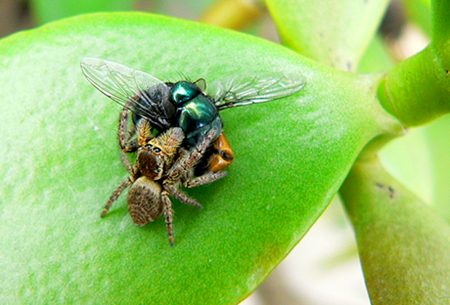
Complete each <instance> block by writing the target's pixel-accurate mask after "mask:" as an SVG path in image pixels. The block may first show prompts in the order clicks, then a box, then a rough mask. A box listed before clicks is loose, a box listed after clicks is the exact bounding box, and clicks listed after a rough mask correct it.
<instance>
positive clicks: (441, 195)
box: [424, 115, 450, 222]
mask: <svg viewBox="0 0 450 305" xmlns="http://www.w3.org/2000/svg"><path fill="white" fill-rule="evenodd" d="M424 137H425V139H426V141H427V144H428V148H429V150H430V155H431V171H432V173H433V177H432V179H431V180H432V181H433V186H434V187H433V206H434V207H435V209H436V210H437V211H438V212H439V213H440V215H442V217H445V219H447V221H449V222H450V208H449V207H450V188H449V185H450V159H449V157H448V156H449V154H450V116H448V115H447V116H445V117H443V118H441V119H440V120H438V121H436V122H434V123H433V124H431V125H430V126H427V127H426V128H425V130H424Z"/></svg>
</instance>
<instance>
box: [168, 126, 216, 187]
mask: <svg viewBox="0 0 450 305" xmlns="http://www.w3.org/2000/svg"><path fill="white" fill-rule="evenodd" d="M216 132H217V129H216V128H212V129H211V130H210V131H209V132H208V133H207V134H206V135H205V136H204V137H203V138H202V139H201V140H200V141H199V142H198V143H197V145H195V146H194V147H193V148H191V150H189V151H188V152H187V153H184V154H181V157H180V158H179V159H178V160H177V161H176V162H175V164H174V165H173V166H172V167H171V168H170V170H169V172H168V174H167V177H168V178H169V179H171V180H172V181H177V180H181V179H182V178H183V177H185V176H186V172H188V171H189V170H190V169H191V168H192V167H193V166H194V165H195V164H196V163H197V162H198V160H200V158H201V157H202V156H203V153H204V152H205V150H206V148H208V146H209V145H210V144H211V141H212V140H213V138H214V136H215V135H216Z"/></svg>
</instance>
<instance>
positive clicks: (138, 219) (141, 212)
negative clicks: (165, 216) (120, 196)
mask: <svg viewBox="0 0 450 305" xmlns="http://www.w3.org/2000/svg"><path fill="white" fill-rule="evenodd" d="M161 190H162V189H161V185H160V184H159V183H157V182H155V181H153V180H150V179H148V178H147V177H145V176H143V177H140V178H139V179H137V180H136V181H135V182H134V183H133V185H132V186H131V188H130V190H129V191H128V211H129V212H130V215H131V218H132V219H133V222H134V223H135V224H136V225H137V226H143V225H145V224H147V223H149V222H153V221H155V220H156V219H158V218H159V217H160V216H161V214H162V210H163V207H162V202H161Z"/></svg>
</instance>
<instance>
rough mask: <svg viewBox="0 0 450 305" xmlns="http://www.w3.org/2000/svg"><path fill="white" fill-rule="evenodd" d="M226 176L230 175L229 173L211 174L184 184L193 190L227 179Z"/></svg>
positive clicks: (189, 180)
mask: <svg viewBox="0 0 450 305" xmlns="http://www.w3.org/2000/svg"><path fill="white" fill-rule="evenodd" d="M226 175H228V172H217V173H213V172H209V173H206V174H204V175H202V176H200V177H195V178H194V179H188V180H187V181H185V182H184V183H183V184H184V186H185V187H187V188H193V187H197V186H200V185H203V184H208V183H212V182H214V181H216V180H219V179H221V178H223V177H225V176H226Z"/></svg>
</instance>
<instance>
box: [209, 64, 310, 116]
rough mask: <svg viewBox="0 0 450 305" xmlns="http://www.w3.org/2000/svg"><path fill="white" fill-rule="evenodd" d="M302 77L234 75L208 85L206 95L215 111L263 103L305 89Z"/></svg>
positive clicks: (288, 75) (282, 74)
mask: <svg viewBox="0 0 450 305" xmlns="http://www.w3.org/2000/svg"><path fill="white" fill-rule="evenodd" d="M305 85H306V81H305V80H304V78H303V77H301V76H299V75H295V74H292V75H290V74H284V73H276V72H275V73H270V74H269V73H267V74H261V73H260V74H257V75H236V76H233V77H230V78H229V79H228V80H225V81H214V82H212V83H210V84H209V86H208V90H207V93H208V95H209V96H211V97H213V99H214V104H215V105H216V107H217V109H219V110H223V109H227V108H232V107H237V106H245V105H251V104H256V103H264V102H268V101H271V100H276V99H279V98H282V97H286V96H289V95H292V94H294V93H296V92H298V91H300V90H301V89H303V87H305Z"/></svg>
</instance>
